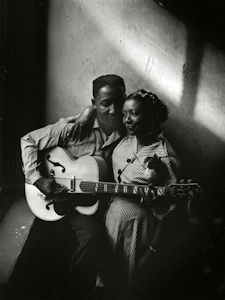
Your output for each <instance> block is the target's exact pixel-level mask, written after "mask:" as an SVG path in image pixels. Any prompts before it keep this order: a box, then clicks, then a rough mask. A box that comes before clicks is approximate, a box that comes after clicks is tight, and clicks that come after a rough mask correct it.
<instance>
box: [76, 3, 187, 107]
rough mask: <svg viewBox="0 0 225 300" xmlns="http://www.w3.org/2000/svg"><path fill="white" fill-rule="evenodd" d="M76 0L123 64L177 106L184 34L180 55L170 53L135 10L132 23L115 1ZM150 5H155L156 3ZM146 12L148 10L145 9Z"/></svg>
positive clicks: (181, 81) (180, 81) (181, 82)
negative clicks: (127, 65) (133, 23)
mask: <svg viewBox="0 0 225 300" xmlns="http://www.w3.org/2000/svg"><path fill="white" fill-rule="evenodd" d="M78 1H79V2H80V6H82V7H83V8H84V10H85V13H87V14H88V15H89V16H90V17H91V19H92V21H93V22H94V23H95V24H96V26H97V27H98V28H99V30H100V31H101V33H102V34H103V35H104V37H105V38H106V39H107V40H108V41H109V42H110V43H111V45H112V46H113V47H114V48H115V49H116V50H117V51H118V54H119V55H120V56H121V57H122V58H123V60H124V62H125V63H128V64H130V65H131V66H132V68H133V69H134V70H135V72H137V73H139V74H140V76H141V77H142V78H144V79H145V80H146V81H147V82H149V83H150V84H151V85H152V86H153V87H155V89H156V90H160V92H161V93H162V94H165V95H166V97H167V98H168V99H170V100H171V102H173V104H175V105H179V103H180V100H181V98H182V90H183V76H182V66H183V63H184V60H185V46H186V44H185V43H186V42H185V34H184V36H183V39H184V41H183V45H182V48H181V49H179V55H177V54H176V53H175V54H171V53H170V54H169V53H168V52H167V49H165V48H166V43H163V41H162V43H161V44H159V43H158V41H160V35H157V32H156V33H154V28H156V27H157V26H156V25H155V27H154V28H149V27H148V26H147V25H148V24H146V19H143V17H142V15H141V14H140V15H138V10H137V12H136V11H135V14H134V15H135V17H136V19H135V20H132V19H131V20H129V18H128V21H126V20H124V18H123V16H122V15H121V11H122V9H121V5H116V3H117V4H118V2H117V1H114V2H113V1H109V2H108V3H107V4H105V5H101V6H100V5H99V4H100V3H99V1H96V2H95V1H83V0H78ZM115 2H116V3H115ZM124 2H126V1H124ZM128 2H129V1H128ZM143 4H144V2H143V3H142V4H141V5H143ZM153 4H154V5H155V6H156V4H155V3H153ZM124 5H126V3H125V4H124ZM157 8H158V7H157ZM146 9H149V8H148V7H146ZM158 9H160V8H158ZM149 15H150V13H149ZM158 21H159V22H160V20H158ZM128 22H130V24H132V22H135V26H134V28H131V26H129V23H128ZM153 23H154V22H153ZM155 30H157V29H155ZM164 30H165V29H164ZM169 42H171V41H169ZM171 43H172V42H171ZM182 52H183V53H182Z"/></svg>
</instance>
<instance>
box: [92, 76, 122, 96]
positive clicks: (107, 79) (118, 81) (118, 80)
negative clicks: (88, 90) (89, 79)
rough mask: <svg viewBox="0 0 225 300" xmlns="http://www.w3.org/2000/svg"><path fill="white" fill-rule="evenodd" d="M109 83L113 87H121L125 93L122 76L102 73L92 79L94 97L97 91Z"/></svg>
mask: <svg viewBox="0 0 225 300" xmlns="http://www.w3.org/2000/svg"><path fill="white" fill-rule="evenodd" d="M106 85H109V86H111V87H114V88H118V87H119V88H120V87H121V88H122V89H123V91H124V93H125V83H124V80H123V78H122V77H120V76H118V75H115V74H107V75H102V76H100V77H98V78H96V79H95V80H94V81H93V86H92V94H93V97H94V98H95V96H96V94H97V92H98V91H99V89H100V88H102V87H103V86H106Z"/></svg>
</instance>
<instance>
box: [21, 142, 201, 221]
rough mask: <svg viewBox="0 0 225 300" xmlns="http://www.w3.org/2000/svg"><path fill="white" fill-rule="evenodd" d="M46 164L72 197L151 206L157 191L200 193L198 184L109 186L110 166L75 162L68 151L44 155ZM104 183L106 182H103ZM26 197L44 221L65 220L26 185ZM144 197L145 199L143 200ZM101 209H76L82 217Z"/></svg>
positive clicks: (183, 195) (98, 161)
mask: <svg viewBox="0 0 225 300" xmlns="http://www.w3.org/2000/svg"><path fill="white" fill-rule="evenodd" d="M43 159H44V162H45V167H46V171H47V174H48V176H51V177H53V178H54V179H55V181H56V182H57V183H59V184H63V185H65V186H66V187H67V188H68V193H69V194H76V193H78V194H91V195H93V194H105V193H108V194H120V195H123V194H126V195H136V196H140V197H142V200H144V201H146V202H149V203H150V202H151V199H152V197H151V196H152V195H153V194H154V193H155V191H157V192H159V193H162V192H163V191H164V190H165V189H167V193H169V195H170V196H171V197H172V198H174V199H175V198H177V197H179V198H187V197H193V195H194V194H196V193H197V192H200V191H201V188H200V186H199V185H198V184H197V183H179V184H172V185H170V186H167V187H152V186H144V185H134V184H117V183H112V182H107V181H106V180H107V165H106V162H105V161H104V159H103V158H101V157H96V156H82V157H80V158H78V159H75V158H74V157H73V156H72V155H71V154H70V153H69V152H68V151H67V150H65V149H63V148H60V147H56V148H53V149H52V150H50V151H48V152H46V153H45V155H44V158H43ZM103 180H104V181H103ZM25 195H26V199H27V203H28V206H29V207H30V209H31V211H32V212H33V214H34V215H35V216H36V217H38V218H39V219H42V220H44V221H57V220H60V219H61V218H63V217H64V215H59V214H58V213H56V211H55V209H54V205H53V204H54V201H53V200H52V199H47V197H46V195H45V194H43V193H42V192H41V191H40V190H39V189H38V188H37V187H35V186H34V185H32V184H30V183H25ZM143 196H144V197H143ZM98 205H99V200H96V202H95V203H94V204H93V205H90V206H80V205H77V206H75V207H74V208H75V209H76V210H77V211H78V212H79V213H81V214H84V215H92V214H94V213H95V212H96V211H97V209H98Z"/></svg>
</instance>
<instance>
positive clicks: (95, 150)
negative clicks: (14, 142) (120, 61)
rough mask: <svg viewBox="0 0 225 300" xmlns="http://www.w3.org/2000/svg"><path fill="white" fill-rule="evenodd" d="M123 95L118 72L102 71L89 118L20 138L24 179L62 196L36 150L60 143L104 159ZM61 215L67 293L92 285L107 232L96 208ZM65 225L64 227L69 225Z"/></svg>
mask: <svg viewBox="0 0 225 300" xmlns="http://www.w3.org/2000/svg"><path fill="white" fill-rule="evenodd" d="M124 99H125V85H124V81H123V79H122V78H121V77H119V76H117V75H104V76H100V77H98V78H96V79H95V80H94V81H93V99H92V105H93V108H94V110H95V112H94V113H93V112H91V114H90V115H91V117H90V116H89V117H88V118H87V121H86V122H84V124H82V122H81V121H80V120H79V122H76V119H77V118H76V117H75V118H72V119H71V118H67V119H60V120H59V121H58V122H57V123H55V124H52V125H48V126H46V127H44V128H41V129H38V130H35V131H32V132H30V133H28V134H26V135H25V136H24V137H22V138H21V151H22V160H23V168H24V174H25V177H26V180H28V181H30V182H31V183H32V184H34V185H35V186H36V187H38V189H39V190H40V191H41V192H43V193H44V194H45V195H46V196H51V197H53V198H54V197H55V198H57V199H60V195H62V194H63V195H65V192H66V188H65V187H64V186H60V185H59V184H56V183H55V182H54V180H53V179H51V178H45V177H44V176H43V174H42V169H41V166H42V164H41V163H39V160H38V159H39V155H38V154H39V152H40V151H42V150H46V149H49V148H52V147H56V146H60V147H63V148H66V149H67V150H68V151H69V152H70V154H71V155H72V156H73V157H74V158H79V157H81V156H84V155H95V156H100V157H104V158H105V159H106V160H108V158H109V157H110V153H111V152H112V150H113V148H114V146H115V145H116V143H117V142H118V141H119V139H120V136H121V131H120V129H121V128H122V117H121V110H122V106H123V102H124ZM74 120H75V122H73V121H74ZM76 197H77V196H76ZM65 219H66V223H67V225H68V224H69V227H70V229H71V233H70V235H69V236H70V238H69V239H68V241H69V244H70V251H68V255H67V258H66V259H65V264H68V265H67V268H68V270H69V273H68V274H69V276H68V278H67V283H66V290H67V291H68V294H69V293H73V290H74V292H75V291H76V292H77V290H78V289H79V288H81V289H83V290H87V287H88V288H89V287H91V286H93V284H94V282H95V279H96V274H97V272H98V271H99V270H101V269H104V267H105V264H104V262H103V260H102V259H103V257H104V249H103V248H104V246H105V245H106V240H105V239H106V236H105V234H104V225H103V222H102V220H101V218H100V217H99V213H98V212H97V213H96V214H94V215H93V216H84V215H81V214H79V213H76V212H75V211H74V212H73V213H70V215H69V216H68V217H66V218H65ZM67 225H66V227H65V228H68V226H67ZM64 237H65V236H64ZM66 247H67V245H64V247H62V248H63V249H64V250H62V251H66V250H65V249H66ZM55 251H57V249H55ZM54 255H55V253H54ZM55 256H56V257H58V256H57V255H55ZM59 257H60V255H59ZM56 259H57V258H56ZM66 261H67V263H66ZM68 274H67V275H68Z"/></svg>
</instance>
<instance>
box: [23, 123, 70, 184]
mask: <svg viewBox="0 0 225 300" xmlns="http://www.w3.org/2000/svg"><path fill="white" fill-rule="evenodd" d="M73 126H74V124H73V123H68V121H67V119H60V120H59V121H58V122H56V123H55V124H52V125H48V126H45V127H43V128H40V129H37V130H34V131H32V132H29V133H28V134H26V135H25V136H23V137H22V138H21V154H22V161H23V170H24V174H25V177H26V178H27V179H28V180H29V181H30V182H31V183H32V184H33V183H34V182H36V181H37V180H38V179H39V178H41V177H42V175H41V172H40V163H38V152H39V151H42V150H45V149H49V148H51V147H56V146H60V145H63V141H65V139H66V137H67V135H68V134H69V132H70V130H71V128H72V127H73Z"/></svg>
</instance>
